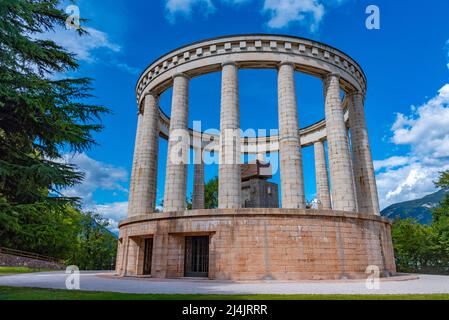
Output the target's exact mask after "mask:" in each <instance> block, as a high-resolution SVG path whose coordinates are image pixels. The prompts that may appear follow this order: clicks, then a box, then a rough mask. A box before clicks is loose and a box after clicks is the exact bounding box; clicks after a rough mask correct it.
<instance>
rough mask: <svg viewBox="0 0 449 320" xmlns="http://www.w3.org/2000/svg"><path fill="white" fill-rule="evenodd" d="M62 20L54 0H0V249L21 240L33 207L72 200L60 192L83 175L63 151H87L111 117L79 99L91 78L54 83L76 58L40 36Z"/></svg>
mask: <svg viewBox="0 0 449 320" xmlns="http://www.w3.org/2000/svg"><path fill="white" fill-rule="evenodd" d="M67 18H68V15H67V14H66V13H65V12H64V11H63V10H62V9H61V7H60V1H59V0H2V1H0V246H1V245H2V242H3V243H4V241H8V243H10V244H11V243H14V237H16V238H17V237H19V238H20V232H23V228H21V226H23V225H24V224H33V223H34V222H35V220H34V219H33V217H35V216H36V213H38V212H39V210H45V209H44V208H51V210H65V209H66V208H67V207H66V206H67V205H68V204H74V203H76V202H77V201H78V199H75V198H66V197H63V196H62V195H61V194H60V191H61V189H63V188H67V187H70V186H74V185H76V184H78V183H80V182H81V181H82V178H83V175H82V174H81V173H80V172H78V171H77V168H76V167H75V166H73V165H70V164H65V163H64V162H63V161H61V156H62V153H63V152H64V151H71V152H82V151H85V150H87V149H89V148H91V147H92V146H93V145H94V144H95V141H94V138H93V133H94V132H97V131H100V130H101V129H102V125H101V121H100V117H101V115H103V114H105V113H107V112H109V111H108V109H107V108H105V107H103V106H97V105H91V104H87V103H85V102H83V101H86V99H88V98H91V97H92V96H91V94H90V91H91V87H90V85H91V81H92V80H91V79H89V78H76V79H71V78H65V79H61V80H55V78H56V77H55V75H56V74H58V75H61V74H66V73H67V72H69V71H74V70H76V69H77V68H78V64H77V61H76V57H75V55H74V54H72V53H70V52H68V51H67V50H66V49H64V48H62V47H61V46H59V45H57V44H56V43H54V42H53V41H50V40H41V38H42V37H40V35H42V34H43V33H47V32H49V31H54V30H55V28H58V27H64V26H65V23H66V20H67ZM72 32H75V31H72ZM76 32H78V33H79V35H80V36H83V34H85V31H83V30H82V29H80V30H78V31H76Z"/></svg>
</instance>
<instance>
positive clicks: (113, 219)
mask: <svg viewBox="0 0 449 320" xmlns="http://www.w3.org/2000/svg"><path fill="white" fill-rule="evenodd" d="M88 209H89V210H92V211H95V212H98V213H100V214H101V215H102V216H103V217H104V218H106V219H107V220H108V222H109V230H111V231H112V232H114V233H118V224H119V222H120V221H122V220H124V219H126V217H127V216H128V202H113V203H108V204H98V205H93V206H91V207H89V208H88Z"/></svg>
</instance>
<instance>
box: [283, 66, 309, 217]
mask: <svg viewBox="0 0 449 320" xmlns="http://www.w3.org/2000/svg"><path fill="white" fill-rule="evenodd" d="M294 72H295V69H294V66H293V64H290V63H282V64H281V65H280V67H279V73H278V100H279V155H280V162H281V188H282V208H285V209H305V208H306V200H305V193H304V178H303V168H302V152H301V139H300V135H299V119H298V107H297V98H296V91H295V78H294Z"/></svg>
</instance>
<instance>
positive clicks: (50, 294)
mask: <svg viewBox="0 0 449 320" xmlns="http://www.w3.org/2000/svg"><path fill="white" fill-rule="evenodd" d="M0 300H449V294H436V295H372V296H371V295H369V296H368V295H175V294H171V295H163V294H127V293H114V292H86V291H67V290H55V289H36V288H15V287H0Z"/></svg>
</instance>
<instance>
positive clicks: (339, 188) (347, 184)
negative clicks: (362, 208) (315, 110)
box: [324, 74, 357, 212]
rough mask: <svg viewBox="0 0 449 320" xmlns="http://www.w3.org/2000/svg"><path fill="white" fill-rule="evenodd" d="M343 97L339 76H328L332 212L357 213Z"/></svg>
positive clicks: (326, 80)
mask: <svg viewBox="0 0 449 320" xmlns="http://www.w3.org/2000/svg"><path fill="white" fill-rule="evenodd" d="M340 93H341V89H340V77H339V75H337V74H329V75H328V76H326V78H325V79H324V98H325V110H326V112H325V113H326V130H327V145H328V153H329V169H330V178H331V179H330V180H331V187H332V208H333V209H334V210H339V211H348V212H355V211H356V210H357V203H356V196H355V194H354V180H353V175H352V170H351V158H350V152H349V141H348V136H347V134H346V125H345V119H344V110H343V106H342V102H341V97H340Z"/></svg>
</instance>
